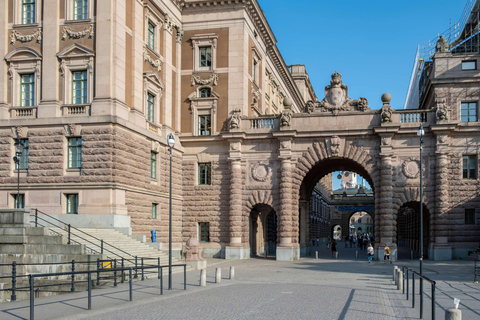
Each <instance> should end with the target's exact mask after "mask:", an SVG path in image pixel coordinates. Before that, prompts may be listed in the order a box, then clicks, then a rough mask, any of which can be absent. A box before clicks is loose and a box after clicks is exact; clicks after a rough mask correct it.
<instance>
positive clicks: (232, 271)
mask: <svg viewBox="0 0 480 320" xmlns="http://www.w3.org/2000/svg"><path fill="white" fill-rule="evenodd" d="M234 279H235V268H234V267H230V280H234Z"/></svg>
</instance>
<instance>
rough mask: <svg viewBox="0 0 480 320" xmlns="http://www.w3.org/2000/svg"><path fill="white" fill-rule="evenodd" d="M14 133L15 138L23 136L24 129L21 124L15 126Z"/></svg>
mask: <svg viewBox="0 0 480 320" xmlns="http://www.w3.org/2000/svg"><path fill="white" fill-rule="evenodd" d="M15 134H16V135H17V139H22V138H25V129H24V128H23V127H22V126H16V127H15Z"/></svg>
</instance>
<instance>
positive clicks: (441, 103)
mask: <svg viewBox="0 0 480 320" xmlns="http://www.w3.org/2000/svg"><path fill="white" fill-rule="evenodd" d="M435 102H436V103H437V112H436V114H437V121H445V120H448V108H447V104H446V100H445V99H443V98H441V99H436V100H435Z"/></svg>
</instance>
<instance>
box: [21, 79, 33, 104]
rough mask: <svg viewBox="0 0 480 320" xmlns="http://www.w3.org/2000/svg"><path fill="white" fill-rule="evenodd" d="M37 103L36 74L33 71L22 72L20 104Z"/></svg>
mask: <svg viewBox="0 0 480 320" xmlns="http://www.w3.org/2000/svg"><path fill="white" fill-rule="evenodd" d="M34 105H35V76H34V74H33V73H29V74H22V75H21V77H20V106H22V107H31V106H34Z"/></svg>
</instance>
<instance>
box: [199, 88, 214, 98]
mask: <svg viewBox="0 0 480 320" xmlns="http://www.w3.org/2000/svg"><path fill="white" fill-rule="evenodd" d="M198 97H199V98H202V99H203V98H211V97H212V88H210V87H200V88H198Z"/></svg>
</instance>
